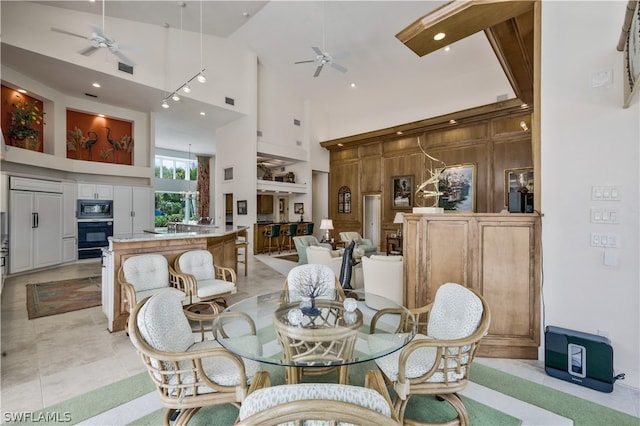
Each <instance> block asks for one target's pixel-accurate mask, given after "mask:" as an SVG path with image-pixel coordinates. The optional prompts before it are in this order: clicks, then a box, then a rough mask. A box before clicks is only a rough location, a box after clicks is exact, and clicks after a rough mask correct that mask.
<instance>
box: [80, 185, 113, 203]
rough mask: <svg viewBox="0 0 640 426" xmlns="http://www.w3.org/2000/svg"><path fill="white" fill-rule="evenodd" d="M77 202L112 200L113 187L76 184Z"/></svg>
mask: <svg viewBox="0 0 640 426" xmlns="http://www.w3.org/2000/svg"><path fill="white" fill-rule="evenodd" d="M78 199H79V200H113V185H100V184H94V183H79V184H78Z"/></svg>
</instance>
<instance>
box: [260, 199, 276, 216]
mask: <svg viewBox="0 0 640 426" xmlns="http://www.w3.org/2000/svg"><path fill="white" fill-rule="evenodd" d="M257 201H258V203H257V205H258V213H260V214H270V213H273V195H258V200H257Z"/></svg>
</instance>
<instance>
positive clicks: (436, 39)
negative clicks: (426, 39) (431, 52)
mask: <svg viewBox="0 0 640 426" xmlns="http://www.w3.org/2000/svg"><path fill="white" fill-rule="evenodd" d="M445 37H446V35H445V33H438V34H436V35H434V36H433V39H434V40H435V41H440V40H442V39H443V38H445Z"/></svg>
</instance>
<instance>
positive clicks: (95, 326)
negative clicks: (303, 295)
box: [0, 255, 640, 424]
mask: <svg viewBox="0 0 640 426" xmlns="http://www.w3.org/2000/svg"><path fill="white" fill-rule="evenodd" d="M259 259H260V260H259ZM248 261H249V265H248V268H249V275H248V277H245V276H244V274H243V272H242V271H240V273H239V274H238V293H237V294H235V295H233V296H232V297H231V298H230V300H229V302H231V303H233V302H235V301H238V300H241V299H243V298H245V297H247V296H249V295H253V294H260V293H267V292H270V291H275V290H278V289H280V288H281V287H282V284H283V282H284V275H286V273H287V272H288V270H289V269H290V268H291V267H292V266H294V264H293V263H291V262H287V261H284V260H278V259H277V258H276V257H275V256H266V255H260V256H257V257H254V256H251V255H250V256H249V259H248ZM99 271H100V262H99V260H98V261H93V260H91V261H79V262H77V263H75V264H70V265H65V266H61V267H57V268H54V269H50V270H47V271H39V272H34V273H30V274H25V275H20V276H15V277H10V278H7V279H6V280H5V283H4V288H3V291H2V305H1V306H2V309H1V333H2V335H1V351H2V358H1V360H0V362H1V382H0V383H1V400H0V403H1V405H0V410H1V411H2V413H5V412H8V411H12V412H18V411H19V412H22V411H34V410H38V409H41V408H44V407H47V406H50V405H52V404H55V403H58V402H60V401H64V400H66V399H68V398H71V397H73V396H76V395H79V394H82V393H84V392H87V391H89V390H92V389H95V388H99V387H102V386H105V385H107V384H109V383H112V382H116V381H118V380H121V379H123V378H126V377H128V376H132V375H135V374H137V373H139V372H142V371H144V368H143V365H142V362H141V361H140V359H139V358H138V355H137V354H136V353H135V350H134V348H133V346H132V345H131V343H130V342H129V340H128V337H127V335H126V334H125V333H124V331H121V332H115V333H109V332H108V331H107V329H106V319H105V317H104V315H103V313H102V309H101V307H95V308H90V309H84V310H81V311H75V312H69V313H66V314H60V315H54V316H50V317H44V318H37V319H34V320H29V319H28V318H27V310H26V290H25V285H26V284H28V283H36V282H45V281H53V280H62V279H67V278H75V277H84V276H89V275H94V274H98V273H99ZM478 362H482V363H484V364H487V365H489V366H492V367H494V368H498V369H500V370H503V371H506V372H509V373H512V374H515V375H518V376H520V377H524V378H526V379H528V380H531V381H534V382H537V383H542V384H545V385H547V386H551V387H553V388H557V389H559V390H562V391H564V392H567V393H571V394H575V395H576V396H579V397H581V398H585V399H589V400H592V401H594V402H597V403H600V404H603V405H606V406H610V407H612V408H614V409H617V410H620V411H623V412H626V413H628V414H631V415H634V416H637V417H640V392H639V391H638V390H637V389H634V388H631V387H628V386H625V385H624V384H616V386H615V389H614V391H613V392H612V393H602V392H597V391H594V390H591V389H588V388H584V387H581V386H576V385H573V384H570V383H567V382H563V381H561V380H557V379H554V378H552V377H549V376H547V375H546V374H545V373H544V366H543V364H542V362H540V361H532V360H505V359H489V358H480V359H478ZM469 392H473V393H474V395H475V394H477V393H478V391H477V390H476V389H469ZM481 393H482V392H481ZM474 397H475V396H474ZM478 398H483V397H482V396H480V394H479V396H478ZM484 398H489V399H493V400H495V396H492V395H491V394H490V393H488V394H486V395H485V396H484ZM536 416H537V415H534V418H536ZM3 418H4V414H3ZM550 422H551V423H537V424H554V422H555V421H554V420H551V421H550ZM529 424H536V423H535V422H534V423H529ZM639 424H640V421H639Z"/></svg>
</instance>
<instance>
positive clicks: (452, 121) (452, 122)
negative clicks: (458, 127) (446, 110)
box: [449, 119, 457, 124]
mask: <svg viewBox="0 0 640 426" xmlns="http://www.w3.org/2000/svg"><path fill="white" fill-rule="evenodd" d="M456 123H457V121H456V120H453V119H451V120H449V124H456Z"/></svg>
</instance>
